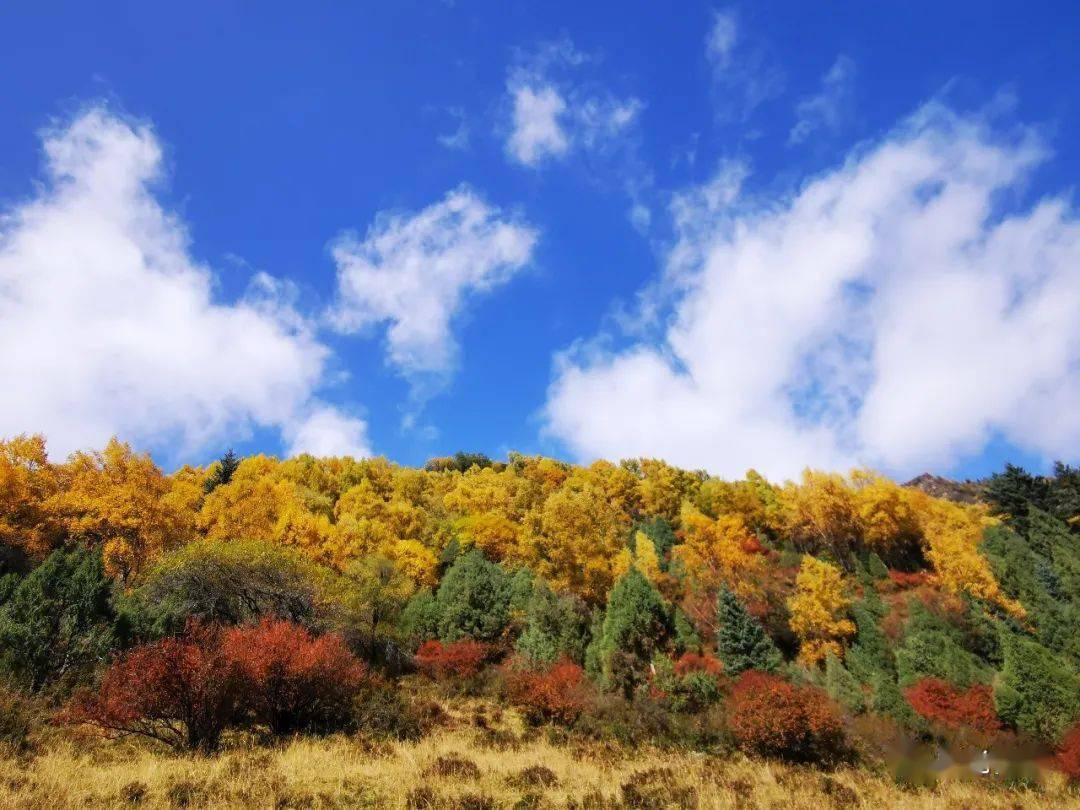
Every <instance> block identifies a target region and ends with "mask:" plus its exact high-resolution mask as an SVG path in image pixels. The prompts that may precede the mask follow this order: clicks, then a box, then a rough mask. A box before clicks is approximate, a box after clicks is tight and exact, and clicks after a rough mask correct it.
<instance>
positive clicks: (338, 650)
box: [223, 619, 367, 735]
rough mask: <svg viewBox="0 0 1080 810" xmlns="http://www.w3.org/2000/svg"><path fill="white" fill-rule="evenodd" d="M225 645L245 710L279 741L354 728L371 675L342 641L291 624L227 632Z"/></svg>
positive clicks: (264, 623) (265, 622)
mask: <svg viewBox="0 0 1080 810" xmlns="http://www.w3.org/2000/svg"><path fill="white" fill-rule="evenodd" d="M223 643H224V647H225V654H226V656H227V657H228V658H229V659H230V660H232V661H233V662H235V664H236V666H237V667H238V670H239V676H240V677H241V679H242V681H243V689H244V694H243V696H242V698H241V708H243V709H245V710H246V711H248V712H249V713H250V716H251V719H252V720H253V721H254V722H255V723H257V724H259V725H266V726H267V727H269V729H270V731H271V733H273V734H276V735H286V734H293V733H296V732H298V731H306V732H318V733H327V732H331V731H338V730H341V729H343V728H345V727H346V726H347V725H349V722H350V720H351V716H352V708H353V700H354V699H355V697H356V695H357V694H358V693H359V692H360V689H361V688H362V687H363V684H364V680H365V677H366V674H367V669H366V667H365V666H364V665H363V663H361V662H360V661H359V660H358V659H357V658H356V657H355V656H354V655H353V654H352V653H351V652H349V650H348V649H347V648H346V646H345V642H344V640H343V639H342V638H341V636H339V635H336V634H328V635H324V636H319V637H313V636H312V635H311V634H310V633H309V632H308V631H307V630H305V629H304V628H302V627H300V626H298V625H295V624H292V623H291V622H285V621H275V620H273V619H264V620H263V621H262V622H261V623H260V624H258V625H256V626H254V627H238V628H233V629H231V630H227V631H225V633H224V638H223Z"/></svg>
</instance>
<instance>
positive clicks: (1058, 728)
mask: <svg viewBox="0 0 1080 810" xmlns="http://www.w3.org/2000/svg"><path fill="white" fill-rule="evenodd" d="M1002 642H1003V643H1002V649H1003V651H1004V656H1005V665H1004V667H1003V668H1002V671H1001V675H1000V676H999V677H998V679H997V680H996V681H995V688H994V703H995V704H996V706H997V711H998V715H999V716H1000V717H1001V719H1002V720H1004V721H1005V722H1006V723H1009V724H1010V725H1012V726H1014V727H1015V728H1016V729H1018V730H1019V731H1024V732H1028V733H1030V734H1034V735H1035V736H1037V737H1040V738H1042V739H1044V740H1048V741H1056V740H1058V739H1059V738H1060V737H1061V735H1062V734H1063V733H1064V731H1065V730H1066V729H1067V728H1069V727H1070V726H1071V725H1073V723H1075V722H1076V721H1077V720H1080V675H1078V674H1077V673H1076V670H1075V669H1073V667H1071V666H1070V665H1069V664H1068V663H1067V662H1066V661H1064V660H1062V659H1061V658H1060V657H1058V656H1056V655H1054V653H1052V652H1051V651H1050V650H1048V649H1046V648H1045V647H1043V646H1042V645H1041V644H1039V643H1038V642H1036V641H1033V640H1031V639H1028V638H1024V637H1022V636H1019V635H1014V634H1011V633H1003V634H1002Z"/></svg>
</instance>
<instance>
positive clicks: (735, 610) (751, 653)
mask: <svg viewBox="0 0 1080 810" xmlns="http://www.w3.org/2000/svg"><path fill="white" fill-rule="evenodd" d="M716 621H717V626H718V628H717V631H716V651H717V654H718V655H719V657H720V660H721V661H723V662H724V671H725V672H727V673H728V675H730V676H731V677H733V678H735V677H738V676H739V674H741V673H742V672H745V671H746V670H748V669H756V670H760V671H762V672H776V671H777V670H778V669H779V668H780V665H781V664H782V663H783V659H782V658H781V656H780V651H779V650H778V649H776V645H775V644H774V643H773V641H772V639H771V638H769V636H768V634H767V633H766V632H765V629H764V628H763V627H762V626H761V623H760V622H759V621H758V620H757V619H755V618H754V617H753V616H751V615H750V613H749V611H747V609H746V608H745V607H744V606H743V604H742V602H740V601H739V599H738V597H736V596H735V594H733V593H732V592H731V591H730V590H728V589H727V588H726V587H721V588H720V593H719V595H718V597H717V605H716Z"/></svg>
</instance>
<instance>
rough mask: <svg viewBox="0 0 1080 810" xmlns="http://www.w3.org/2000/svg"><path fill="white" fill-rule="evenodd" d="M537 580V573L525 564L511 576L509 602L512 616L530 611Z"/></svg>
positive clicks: (522, 614)
mask: <svg viewBox="0 0 1080 810" xmlns="http://www.w3.org/2000/svg"><path fill="white" fill-rule="evenodd" d="M535 581H536V575H535V574H533V572H532V571H531V570H530V569H528V568H525V567H524V566H523V567H521V568H519V569H518V570H517V571H515V572H514V575H513V576H512V577H510V585H509V588H510V595H509V597H508V603H507V604H508V607H509V609H510V615H511V616H513V617H522V616H524V615H525V612H526V611H528V609H529V602H530V600H531V599H532V596H533V585H534V583H535Z"/></svg>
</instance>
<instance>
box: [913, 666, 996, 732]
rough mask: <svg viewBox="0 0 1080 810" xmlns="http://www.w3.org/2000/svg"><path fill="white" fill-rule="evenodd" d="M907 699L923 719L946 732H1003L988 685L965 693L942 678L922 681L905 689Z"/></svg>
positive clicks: (977, 686)
mask: <svg viewBox="0 0 1080 810" xmlns="http://www.w3.org/2000/svg"><path fill="white" fill-rule="evenodd" d="M904 697H906V698H907V701H908V703H910V704H911V708H913V709H914V710H915V711H916V712H918V713H919V714H920V715H922V716H923V717H925V718H926V719H927V720H929V721H930V722H932V723H940V724H941V725H943V726H945V727H946V728H950V729H963V728H970V729H973V730H975V731H979V732H983V733H986V734H990V733H993V732H995V731H998V730H999V729H1000V728H1001V721H1000V720H999V719H998V716H997V711H996V710H995V708H994V693H993V691H992V690H991V689H990V687H989V686H986V685H985V684H976V685H975V686H972V687H971V688H970V689H966V690H962V689H957V688H956V687H955V686H953V685H952V684H950V683H948V682H947V681H943V680H941V679H939V678H923V679H922V680H920V681H919V682H918V683H916V684H914V685H913V686H910V687H908V688H907V689H905V690H904Z"/></svg>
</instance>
